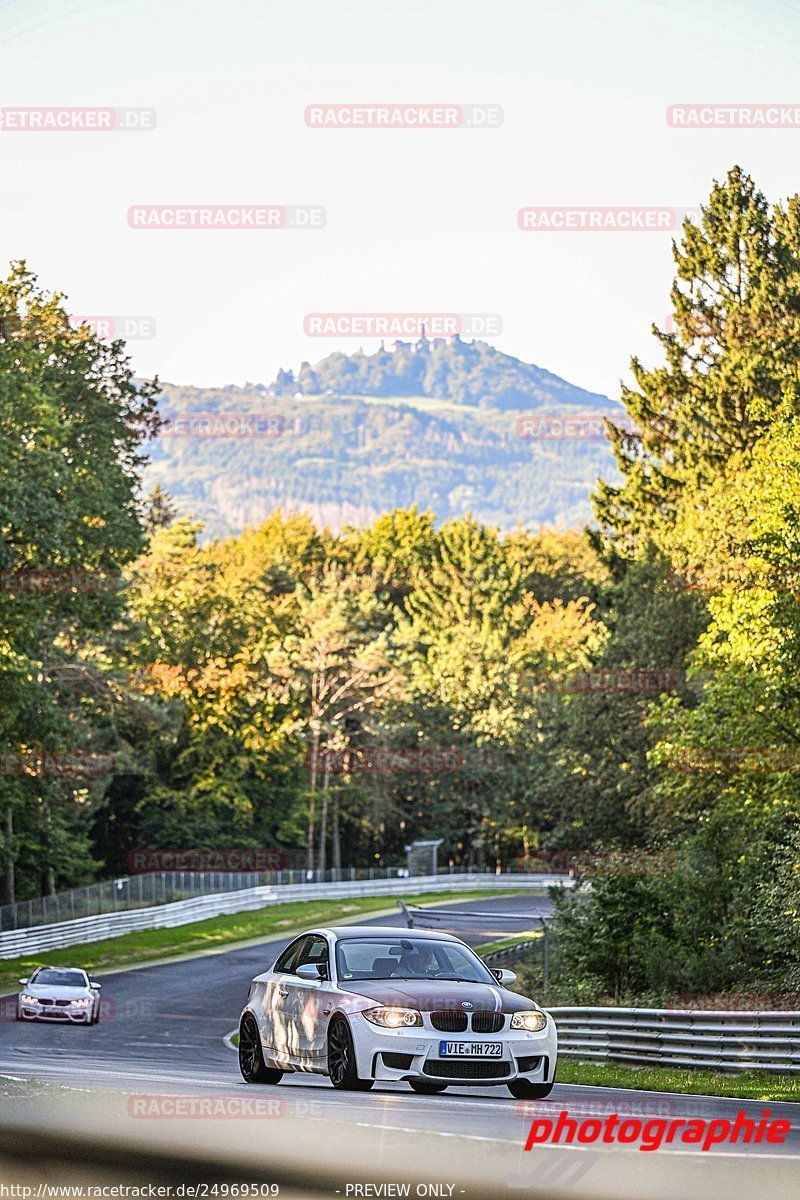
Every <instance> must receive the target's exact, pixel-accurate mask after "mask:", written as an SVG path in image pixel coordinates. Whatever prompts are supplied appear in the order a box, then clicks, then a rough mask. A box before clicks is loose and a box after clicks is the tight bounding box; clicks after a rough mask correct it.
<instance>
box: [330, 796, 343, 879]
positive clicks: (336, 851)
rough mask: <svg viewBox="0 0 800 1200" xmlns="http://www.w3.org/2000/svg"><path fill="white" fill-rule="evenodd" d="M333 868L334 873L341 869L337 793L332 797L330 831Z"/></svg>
mask: <svg viewBox="0 0 800 1200" xmlns="http://www.w3.org/2000/svg"><path fill="white" fill-rule="evenodd" d="M331 839H332V843H333V846H332V850H333V867H334V870H336V871H341V869H342V840H341V835H340V833H339V793H338V792H334V795H333V829H332V830H331Z"/></svg>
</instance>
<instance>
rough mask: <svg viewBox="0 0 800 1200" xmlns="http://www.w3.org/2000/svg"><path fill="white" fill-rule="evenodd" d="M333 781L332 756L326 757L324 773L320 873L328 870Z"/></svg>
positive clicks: (320, 826) (320, 823) (327, 755)
mask: <svg viewBox="0 0 800 1200" xmlns="http://www.w3.org/2000/svg"><path fill="white" fill-rule="evenodd" d="M330 779H331V760H330V755H329V754H326V755H325V766H324V768H323V773H322V812H321V814H320V822H319V869H320V871H325V870H327V866H328V863H327V851H328V794H329V793H328V788H329V786H330Z"/></svg>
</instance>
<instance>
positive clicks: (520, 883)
mask: <svg viewBox="0 0 800 1200" xmlns="http://www.w3.org/2000/svg"><path fill="white" fill-rule="evenodd" d="M557 883H563V884H565V885H566V886H568V887H569V886H572V885H573V883H574V881H573V880H572V879H570V877H569V876H558V875H514V874H503V875H480V874H477V873H476V874H469V875H467V874H465V875H414V876H411V877H410V878H408V879H373V880H366V879H363V880H355V881H352V880H347V881H345V882H343V883H302V884H284V885H283V886H275V887H257V888H246V889H242V890H240V891H236V892H220V893H217V894H216V895H211V896H196V897H194V898H193V899H191V900H178V901H176V902H175V903H174V904H161V905H159V906H158V907H156V908H140V909H130V910H128V911H127V912H119V913H106V914H105V915H103V916H97V917H81V918H80V919H79V920H76V921H61V922H60V923H59V924H57V925H38V926H35V927H33V928H31V929H17V930H13V931H9V932H8V933H2V934H0V959H3V958H16V957H17V956H18V955H21V954H35V953H36V952H37V951H43V950H58V949H61V948H62V947H65V946H76V945H78V944H79V943H82V942H98V941H101V940H104V939H105V938H113V937H120V936H121V935H122V934H123V933H133V932H139V931H140V930H142V929H163V928H169V927H171V926H175V925H189V924H190V923H191V922H192V921H203V920H205V919H206V918H207V917H218V916H220V915H221V914H223V913H236V912H246V911H249V910H252V909H256V908H266V907H267V906H268V905H270V904H283V903H287V902H289V901H292V900H314V899H327V900H334V899H343V898H348V897H353V896H403V895H406V896H407V895H411V894H414V893H416V892H460V891H475V890H478V889H483V888H488V889H495V888H509V887H514V888H521V889H527V888H536V889H538V890H541V889H542V888H545V887H548V886H549V885H550V884H557Z"/></svg>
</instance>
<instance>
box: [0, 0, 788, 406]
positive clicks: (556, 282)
mask: <svg viewBox="0 0 800 1200" xmlns="http://www.w3.org/2000/svg"><path fill="white" fill-rule="evenodd" d="M799 58H800V5H798V4H796V3H795V4H791V3H783V2H780V0H761V2H760V3H758V4H756V3H749V2H744V0H738V2H737V0H726V2H724V3H721V2H719V0H683V2H682V3H681V2H678V3H675V2H670V3H660V2H658V0H638V2H628V0H609V2H607V3H600V2H599V0H558V2H557V3H543V2H542V0H525V2H518V0H226V3H225V4H219V3H218V0H214V2H213V3H212V2H210V0H191V2H189V0H184V2H182V3H179V2H177V0H152V2H151V0H104V2H91V0H81V2H79V3H75V2H71V0H59V2H58V3H55V0H51V2H50V3H44V2H43V0H0V106H2V107H14V106H20V107H41V106H113V107H120V106H129V107H130V106H136V107H142V108H148V109H155V110H156V113H157V127H156V129H155V130H154V131H152V132H143V133H130V132H116V131H114V132H110V133H89V132H80V133H76V132H68V133H66V132H63V133H50V132H11V131H8V130H2V131H0V156H1V162H0V258H2V260H3V265H5V263H7V262H8V261H9V260H10V259H12V258H20V257H23V258H26V259H27V260H28V263H29V265H30V266H31V267H32V268H33V269H34V270H35V271H36V272H37V273H38V274H39V276H40V278H41V280H42V282H43V284H45V285H46V286H47V287H49V288H57V289H60V290H63V291H65V292H67V293H68V295H69V297H70V308H71V310H72V311H74V312H76V313H79V314H91V315H105V314H109V315H116V316H130V315H136V316H145V317H147V318H149V319H150V321H152V322H153V323H154V325H155V331H156V333H155V336H154V337H151V338H146V339H139V340H136V341H131V343H130V349H131V352H132V355H133V359H134V363H135V366H136V368H137V371H138V372H139V373H140V374H144V375H151V374H154V373H158V374H159V375H160V376H161V378H162V379H166V380H169V381H171V382H175V383H185V384H190V383H194V384H201V385H218V384H224V383H243V382H244V381H245V380H251V381H259V382H268V381H269V380H271V379H272V378H273V377H274V375H275V372H276V371H277V369H278V367H280V366H283V367H292V368H294V369H296V368H297V367H298V366H299V364H300V362H301V361H302V360H303V359H308V360H310V361H312V362H313V361H315V360H316V359H318V358H320V357H321V356H322V355H323V354H325V353H328V352H329V351H331V350H333V349H342V350H345V351H351V350H354V349H356V348H357V346H358V345H359V340H358V339H337V338H325V339H321V338H311V337H308V336H306V334H305V333H304V328H303V319H304V316H305V315H306V314H308V313H314V312H348V311H354V312H360V313H363V312H384V313H385V312H404V311H409V312H420V311H430V312H445V313H498V314H500V315H501V316H502V319H503V332H502V334H501V335H500V336H499V337H497V338H495V339H493V340H495V342H496V344H497V345H498V346H499V347H500V348H501V349H503V350H506V351H507V352H509V353H511V354H515V355H518V356H519V357H521V358H523V359H526V360H528V361H532V362H535V363H537V364H539V365H540V366H543V367H546V368H547V369H549V370H551V371H554V372H556V373H557V374H559V375H563V376H564V377H565V378H567V379H569V380H570V381H571V382H574V383H577V384H579V385H581V386H583V387H585V388H588V389H589V390H591V391H599V392H606V393H608V394H610V395H612V396H616V395H617V394H618V380H619V378H620V376H624V375H627V364H628V359H629V357H630V355H631V354H632V353H638V354H640V355H641V356H642V357H644V358H645V360H650V361H652V360H653V356H654V355H655V353H656V348H655V344H654V343H653V342H652V339H651V338H650V336H649V326H650V323H651V322H652V321H657V322H659V323H662V322H663V320H664V319H665V317H666V314H667V311H668V291H669V285H670V280H671V277H672V258H671V251H670V235H669V234H667V233H664V232H660V231H655V232H637V233H632V232H629V233H608V232H584V233H581V232H574V233H573V232H569V233H565V232H560V233H542V232H521V231H520V230H519V229H518V227H517V212H518V210H519V209H520V208H522V207H528V206H553V205H570V206H599V205H611V206H638V205H642V206H675V207H680V208H684V209H686V208H692V207H694V206H696V205H697V204H699V203H700V202H701V201H702V200H703V199H704V198H705V197H706V196H707V193H708V190H709V186H710V183H711V180H712V178H714V177H718V178H719V177H721V176H722V175H724V173H725V171H726V170H727V168H728V167H729V166H731V165H732V164H733V163H734V162H738V163H739V164H741V165H742V166H743V167H744V168H745V169H746V170H748V171H749V172H750V173H751V174H752V175H753V176H754V177H755V179H756V182H757V183H758V184H759V186H761V187H762V188H763V189H764V190H765V191H766V193H767V195H768V196H769V197H770V199H773V200H774V199H777V198H779V197H783V196H785V195H787V194H789V193H791V192H794V191H795V190H797V189H798V186H799V185H800V170H799V169H798V164H800V153H799V151H800V128H782V129H774V130H768V131H763V130H759V129H738V130H737V129H712V130H707V129H705V130H696V129H695V130H681V129H674V128H670V127H669V126H668V125H667V120H666V110H667V107H668V106H669V105H671V104H677V103H692V102H695V103H737V104H738V103H785V104H795V103H796V104H798V106H800V77H799V76H798V59H799ZM380 102H398V103H406V104H415V103H424V102H442V103H445V102H446V103H455V104H491V105H500V106H502V109H503V112H504V122H503V124H502V127H501V128H499V129H496V128H495V129H426V130H414V129H386V130H380V129H379V130H366V129H356V130H338V129H313V128H308V127H307V126H306V125H305V123H304V111H305V109H306V107H307V106H308V105H313V104H320V103H338V104H345V103H365V104H367V103H369V104H376V103H380ZM140 204H146V205H165V204H172V205H176V204H179V205H207V204H216V205H244V204H247V205H305V204H309V205H321V206H323V207H324V208H325V210H326V212H327V224H326V225H325V227H324V228H322V229H316V230H309V231H301V230H270V229H266V230H252V231H244V230H243V231H228V230H225V231H220V230H191V229H181V230H156V231H153V230H140V229H132V228H130V227H129V225H128V219H127V213H128V209H129V208H130V207H131V206H133V205H140ZM362 340H363V345H364V348H365V349H369V350H372V349H374V348H375V346H376V345H377V343H376V342H375V341H371V340H368V339H362Z"/></svg>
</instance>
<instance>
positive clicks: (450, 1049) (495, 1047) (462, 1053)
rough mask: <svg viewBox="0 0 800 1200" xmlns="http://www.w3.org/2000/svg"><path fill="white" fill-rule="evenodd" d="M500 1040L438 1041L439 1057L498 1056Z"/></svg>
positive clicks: (501, 1045)
mask: <svg viewBox="0 0 800 1200" xmlns="http://www.w3.org/2000/svg"><path fill="white" fill-rule="evenodd" d="M502 1053H503V1043H502V1042H439V1056H440V1057H441V1058H500V1056H501V1055H502Z"/></svg>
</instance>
